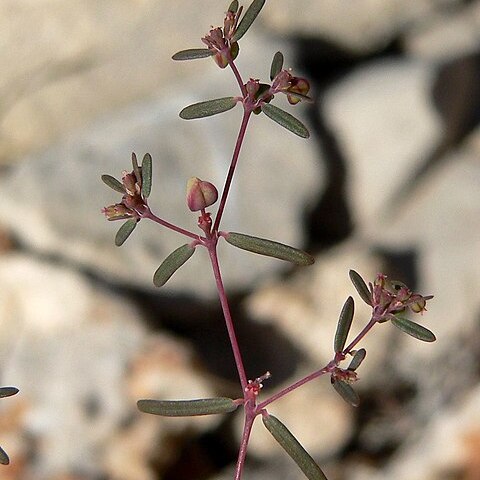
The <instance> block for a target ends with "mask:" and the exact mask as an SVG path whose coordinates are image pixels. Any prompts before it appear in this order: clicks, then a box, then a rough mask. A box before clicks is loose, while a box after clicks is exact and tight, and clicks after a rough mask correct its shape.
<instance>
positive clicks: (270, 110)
mask: <svg viewBox="0 0 480 480" xmlns="http://www.w3.org/2000/svg"><path fill="white" fill-rule="evenodd" d="M262 111H263V113H264V114H265V115H266V116H267V117H269V118H271V119H272V120H273V121H274V122H277V123H278V124H279V125H281V126H282V127H285V128H286V129H287V130H290V131H291V132H293V133H294V134H295V135H298V136H299V137H302V138H308V137H309V136H310V133H309V131H308V130H307V127H306V126H305V125H304V124H303V123H302V122H301V121H300V120H298V118H295V117H294V116H293V115H290V114H289V113H287V112H285V111H284V110H282V109H281V108H278V107H276V106H275V105H272V104H271V103H264V104H262Z"/></svg>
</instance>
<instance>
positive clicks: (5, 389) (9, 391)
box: [0, 387, 18, 398]
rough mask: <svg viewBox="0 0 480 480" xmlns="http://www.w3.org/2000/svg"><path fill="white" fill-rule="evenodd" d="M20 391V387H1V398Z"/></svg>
mask: <svg viewBox="0 0 480 480" xmlns="http://www.w3.org/2000/svg"><path fill="white" fill-rule="evenodd" d="M17 393H18V388H16V387H0V398H5V397H11V396H12V395H16V394H17Z"/></svg>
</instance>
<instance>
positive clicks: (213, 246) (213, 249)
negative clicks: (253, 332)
mask: <svg viewBox="0 0 480 480" xmlns="http://www.w3.org/2000/svg"><path fill="white" fill-rule="evenodd" d="M207 248H208V254H209V255H210V261H211V264H212V268H213V275H214V277H215V283H216V285H217V290H218V296H219V298H220V304H221V306H222V311H223V316H224V318H225V324H226V326H227V331H228V337H229V338H230V344H231V345H232V350H233V356H234V358H235V364H236V366H237V371H238V376H239V377H240V384H241V385H242V391H243V392H245V388H246V386H247V384H248V382H247V375H246V373H245V367H244V365H243V360H242V354H241V353H240V346H239V344H238V340H237V335H236V333H235V327H234V325H233V320H232V315H231V313H230V307H229V305H228V299H227V295H226V293H225V288H224V286H223V281H222V274H221V273H220V266H219V264H218V256H217V242H216V240H215V241H212V242H209V243H208V244H207Z"/></svg>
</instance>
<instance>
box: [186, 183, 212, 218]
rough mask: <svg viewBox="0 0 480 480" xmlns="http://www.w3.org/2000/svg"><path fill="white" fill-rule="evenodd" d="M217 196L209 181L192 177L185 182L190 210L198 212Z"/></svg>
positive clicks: (210, 203)
mask: <svg viewBox="0 0 480 480" xmlns="http://www.w3.org/2000/svg"><path fill="white" fill-rule="evenodd" d="M217 198H218V191H217V189H216V187H215V185H213V184H212V183H210V182H205V181H203V180H200V179H199V178H197V177H192V178H190V180H188V182H187V205H188V208H189V209H190V210H191V211H192V212H198V211H199V210H203V209H204V208H207V207H209V206H210V205H213V204H214V203H215V202H216V201H217Z"/></svg>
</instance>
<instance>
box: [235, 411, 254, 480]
mask: <svg viewBox="0 0 480 480" xmlns="http://www.w3.org/2000/svg"><path fill="white" fill-rule="evenodd" d="M255 417H256V414H255V413H254V412H253V410H252V409H251V408H249V404H245V423H244V425H243V434H242V442H241V443H240V449H239V451H238V457H237V466H236V468H235V479H234V480H240V479H241V477H242V473H243V467H244V465H245V458H246V456H247V448H248V440H249V439H250V434H251V432H252V427H253V422H254V420H255Z"/></svg>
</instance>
